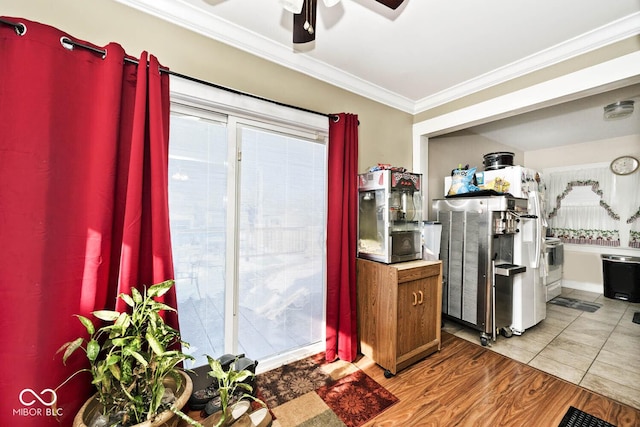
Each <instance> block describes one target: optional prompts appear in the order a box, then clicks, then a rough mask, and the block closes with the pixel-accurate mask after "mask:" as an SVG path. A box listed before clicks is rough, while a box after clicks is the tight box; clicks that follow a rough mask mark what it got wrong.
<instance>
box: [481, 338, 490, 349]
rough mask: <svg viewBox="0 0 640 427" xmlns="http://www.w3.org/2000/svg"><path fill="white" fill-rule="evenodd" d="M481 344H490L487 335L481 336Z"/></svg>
mask: <svg viewBox="0 0 640 427" xmlns="http://www.w3.org/2000/svg"><path fill="white" fill-rule="evenodd" d="M480 344H482V346H483V347H486V346H487V344H489V341H488V340H487V337H480Z"/></svg>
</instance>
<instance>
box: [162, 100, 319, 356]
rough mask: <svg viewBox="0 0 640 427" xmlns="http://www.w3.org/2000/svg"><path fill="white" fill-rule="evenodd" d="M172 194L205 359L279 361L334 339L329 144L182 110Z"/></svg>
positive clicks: (178, 253)
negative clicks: (328, 273) (329, 311)
mask: <svg viewBox="0 0 640 427" xmlns="http://www.w3.org/2000/svg"><path fill="white" fill-rule="evenodd" d="M171 120H172V121H171V135H170V150H169V151H170V161H169V171H170V172H169V180H170V184H169V202H170V207H169V209H170V220H171V232H172V244H173V255H174V266H175V272H176V292H177V297H178V311H179V320H180V329H181V332H182V336H183V339H184V340H185V341H187V342H189V343H190V349H188V350H187V351H188V352H189V353H191V354H192V355H193V356H194V357H196V359H197V361H196V363H195V364H194V366H200V365H203V364H205V363H206V357H205V356H204V355H205V354H208V355H211V356H213V357H217V356H219V355H221V354H224V353H230V352H234V353H245V354H246V355H247V356H248V357H251V358H253V359H258V360H260V361H263V360H269V359H272V360H277V359H278V357H285V356H286V355H287V354H289V353H291V352H296V351H298V350H300V349H303V348H305V347H309V346H313V345H314V344H315V345H317V344H319V343H321V342H322V340H323V332H324V301H325V296H324V295H325V291H324V289H325V285H324V284H325V273H324V272H325V267H324V266H325V262H324V260H325V222H326V219H325V218H326V216H325V213H326V191H325V183H326V145H325V143H324V142H325V141H324V139H321V140H318V139H317V138H313V137H312V135H309V134H308V133H305V132H297V131H295V130H292V129H291V128H283V127H282V126H276V125H272V124H265V123H261V122H255V121H251V120H246V119H237V118H235V117H230V116H227V115H222V114H220V115H218V114H214V113H210V112H206V111H203V110H200V109H194V108H185V107H180V106H174V109H173V113H172V117H171Z"/></svg>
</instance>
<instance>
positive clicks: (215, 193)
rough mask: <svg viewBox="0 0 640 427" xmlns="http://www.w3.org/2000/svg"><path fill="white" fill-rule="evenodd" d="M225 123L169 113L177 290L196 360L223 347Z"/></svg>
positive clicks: (183, 324) (201, 360) (185, 336)
mask: <svg viewBox="0 0 640 427" xmlns="http://www.w3.org/2000/svg"><path fill="white" fill-rule="evenodd" d="M226 159H227V132H226V125H225V124H224V123H219V122H215V121H211V120H206V119H204V118H202V117H195V116H189V115H182V114H177V113H173V114H172V115H171V133H170V144H169V215H170V221H171V243H172V246H173V261H174V267H175V275H176V293H177V298H178V310H179V313H180V316H179V320H180V330H181V334H182V338H183V340H185V341H186V342H188V343H190V344H191V348H190V349H188V350H186V352H188V353H190V354H192V355H193V356H194V357H196V359H197V360H196V363H195V365H194V366H200V365H204V364H206V363H207V360H206V357H205V356H204V354H209V355H211V356H219V355H221V354H223V353H224V300H225V256H224V254H225V246H226V207H225V199H226V191H227V167H226Z"/></svg>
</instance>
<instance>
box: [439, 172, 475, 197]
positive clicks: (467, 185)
mask: <svg viewBox="0 0 640 427" xmlns="http://www.w3.org/2000/svg"><path fill="white" fill-rule="evenodd" d="M475 176H476V168H471V169H454V170H453V171H452V172H451V187H449V192H448V193H447V195H448V196H455V195H457V194H465V193H470V192H473V191H480V189H479V188H478V186H477V185H474V184H473V182H474V180H475Z"/></svg>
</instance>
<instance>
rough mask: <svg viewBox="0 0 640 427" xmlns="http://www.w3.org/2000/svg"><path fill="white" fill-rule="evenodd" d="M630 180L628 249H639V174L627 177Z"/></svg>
mask: <svg viewBox="0 0 640 427" xmlns="http://www.w3.org/2000/svg"><path fill="white" fill-rule="evenodd" d="M629 179H631V180H632V182H631V188H632V189H634V190H635V191H632V192H631V200H630V202H631V212H630V215H629V218H628V219H627V221H626V222H627V224H629V247H630V248H636V249H640V173H638V172H636V173H634V174H633V175H631V176H630V177H629Z"/></svg>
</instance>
